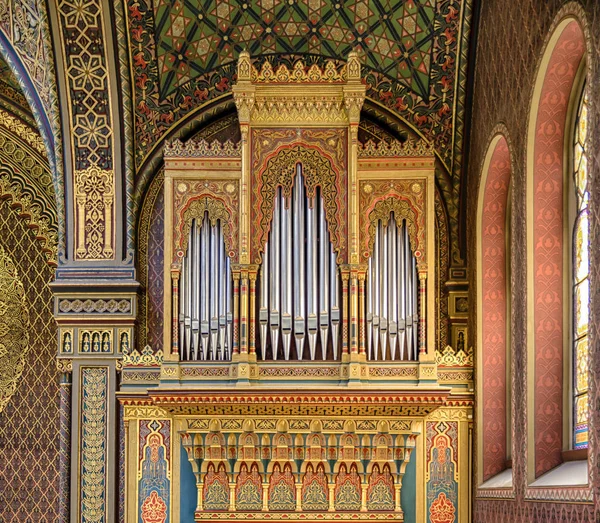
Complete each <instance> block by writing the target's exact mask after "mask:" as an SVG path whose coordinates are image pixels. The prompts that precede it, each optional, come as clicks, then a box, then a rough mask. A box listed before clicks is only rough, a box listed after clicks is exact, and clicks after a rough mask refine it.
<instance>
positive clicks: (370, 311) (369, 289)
mask: <svg viewBox="0 0 600 523" xmlns="http://www.w3.org/2000/svg"><path fill="white" fill-rule="evenodd" d="M372 281H373V259H372V257H371V256H370V257H369V268H368V270H367V332H366V334H367V359H368V360H370V359H371V357H372V356H371V354H372V348H373V347H372V346H371V343H372V342H373V336H372V329H373V287H372V285H373V284H372Z"/></svg>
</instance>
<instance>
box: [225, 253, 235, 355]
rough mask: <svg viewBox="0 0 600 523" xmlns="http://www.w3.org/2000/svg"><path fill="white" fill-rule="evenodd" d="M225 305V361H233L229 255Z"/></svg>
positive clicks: (227, 256) (226, 257) (226, 268)
mask: <svg viewBox="0 0 600 523" xmlns="http://www.w3.org/2000/svg"><path fill="white" fill-rule="evenodd" d="M225 282H226V290H225V303H226V304H227V305H226V318H227V327H226V329H225V356H224V357H225V359H226V360H229V359H231V351H232V346H233V338H232V336H233V334H232V331H231V329H232V326H233V292H232V281H231V262H230V261H229V255H226V256H225Z"/></svg>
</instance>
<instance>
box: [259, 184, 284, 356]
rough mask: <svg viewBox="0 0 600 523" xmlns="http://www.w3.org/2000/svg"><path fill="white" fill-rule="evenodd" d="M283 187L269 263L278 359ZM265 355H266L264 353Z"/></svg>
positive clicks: (278, 193) (274, 346)
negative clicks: (280, 226) (280, 225)
mask: <svg viewBox="0 0 600 523" xmlns="http://www.w3.org/2000/svg"><path fill="white" fill-rule="evenodd" d="M280 200H281V188H278V189H277V191H276V196H275V204H274V205H273V221H272V223H271V235H270V240H272V241H271V245H272V248H271V249H270V253H271V260H270V263H269V271H270V276H271V281H270V285H269V287H270V296H269V302H270V306H271V312H270V314H269V323H270V326H271V350H272V352H273V359H274V360H276V359H277V349H278V347H279V325H280V323H279V313H280V310H281V309H280V307H279V293H280V290H281V281H280V279H279V278H280V274H279V269H280V263H279V261H280V258H279V256H280V250H279V249H280V246H281V234H280V231H279V219H280V212H279V208H280V204H281V201H280ZM263 357H264V355H263Z"/></svg>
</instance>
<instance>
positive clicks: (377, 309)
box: [366, 213, 418, 360]
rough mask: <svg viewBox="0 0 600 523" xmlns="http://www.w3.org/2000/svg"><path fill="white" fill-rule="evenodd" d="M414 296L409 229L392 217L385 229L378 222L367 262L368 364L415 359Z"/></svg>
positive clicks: (413, 264)
mask: <svg viewBox="0 0 600 523" xmlns="http://www.w3.org/2000/svg"><path fill="white" fill-rule="evenodd" d="M417 296H418V278H417V266H416V259H415V257H414V255H413V253H412V250H411V245H410V240H409V236H408V228H407V226H406V224H405V223H404V222H403V221H401V220H396V217H395V216H394V214H393V213H392V215H391V217H390V219H389V221H388V224H387V225H386V226H383V225H382V223H381V221H378V222H377V227H376V228H375V238H374V242H373V254H372V256H371V257H370V258H369V267H368V279H367V297H366V300H367V318H366V320H367V343H368V346H367V357H368V359H369V360H386V359H390V360H397V359H399V360H404V359H408V360H415V359H417V354H416V347H417V330H416V326H417V325H418V308H417ZM388 347H389V352H388V350H387V349H388ZM379 348H381V351H379V350H378V349H379Z"/></svg>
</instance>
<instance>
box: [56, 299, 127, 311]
mask: <svg viewBox="0 0 600 523" xmlns="http://www.w3.org/2000/svg"><path fill="white" fill-rule="evenodd" d="M131 301H132V300H131V298H116V299H113V298H110V299H102V298H101V299H86V300H81V299H79V298H76V299H66V298H65V299H61V300H60V301H59V302H58V311H59V312H61V313H65V314H66V313H75V314H79V313H85V314H129V313H130V312H131V308H132V307H131Z"/></svg>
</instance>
